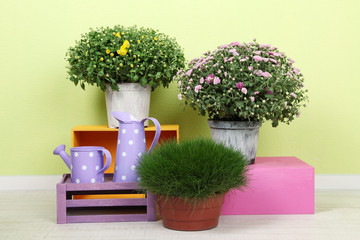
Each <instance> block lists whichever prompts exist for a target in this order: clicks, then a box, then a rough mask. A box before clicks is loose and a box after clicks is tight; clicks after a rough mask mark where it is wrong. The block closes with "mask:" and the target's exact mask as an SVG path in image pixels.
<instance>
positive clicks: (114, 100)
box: [105, 83, 151, 128]
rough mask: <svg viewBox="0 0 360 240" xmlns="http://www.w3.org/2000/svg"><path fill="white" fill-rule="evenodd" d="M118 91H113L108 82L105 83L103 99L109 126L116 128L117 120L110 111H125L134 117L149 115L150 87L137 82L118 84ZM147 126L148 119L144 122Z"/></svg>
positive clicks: (117, 125) (140, 117) (139, 118)
mask: <svg viewBox="0 0 360 240" xmlns="http://www.w3.org/2000/svg"><path fill="white" fill-rule="evenodd" d="M118 86H119V91H113V90H112V89H111V86H110V84H107V85H106V90H105V100H106V110H107V117H108V126H109V128H118V127H119V122H118V121H117V120H116V119H115V118H114V117H113V116H112V115H111V112H127V113H130V114H131V115H133V116H134V117H135V118H136V119H138V120H141V119H143V118H146V117H149V109H150V93H151V88H150V87H149V86H148V85H146V86H145V87H142V86H141V85H140V84H139V83H121V84H118ZM144 125H145V126H148V121H146V122H145V124H144Z"/></svg>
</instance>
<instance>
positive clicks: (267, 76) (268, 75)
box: [262, 72, 272, 78]
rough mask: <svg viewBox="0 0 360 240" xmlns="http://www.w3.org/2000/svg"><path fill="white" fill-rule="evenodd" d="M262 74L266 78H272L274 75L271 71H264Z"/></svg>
mask: <svg viewBox="0 0 360 240" xmlns="http://www.w3.org/2000/svg"><path fill="white" fill-rule="evenodd" d="M262 76H263V77H264V78H271V77H272V75H271V74H270V73H268V72H263V73H262Z"/></svg>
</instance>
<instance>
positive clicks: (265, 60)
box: [261, 58, 269, 62]
mask: <svg viewBox="0 0 360 240" xmlns="http://www.w3.org/2000/svg"><path fill="white" fill-rule="evenodd" d="M261 60H263V61H264V62H267V61H269V59H268V58H263V59H261Z"/></svg>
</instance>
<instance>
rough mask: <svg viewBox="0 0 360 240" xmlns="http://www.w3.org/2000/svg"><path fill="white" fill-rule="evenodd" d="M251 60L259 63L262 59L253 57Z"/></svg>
mask: <svg viewBox="0 0 360 240" xmlns="http://www.w3.org/2000/svg"><path fill="white" fill-rule="evenodd" d="M253 59H254V61H255V62H258V61H261V60H262V57H260V56H254V57H253Z"/></svg>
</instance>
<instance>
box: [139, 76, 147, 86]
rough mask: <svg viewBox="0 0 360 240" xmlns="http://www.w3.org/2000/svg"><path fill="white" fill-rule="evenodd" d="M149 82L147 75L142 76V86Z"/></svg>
mask: <svg viewBox="0 0 360 240" xmlns="http://www.w3.org/2000/svg"><path fill="white" fill-rule="evenodd" d="M146 84H147V79H146V77H145V76H144V77H142V78H141V79H140V85H141V86H145V85H146Z"/></svg>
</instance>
